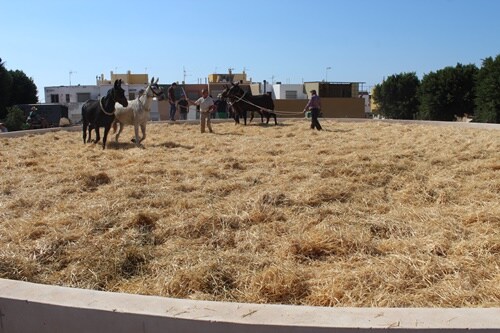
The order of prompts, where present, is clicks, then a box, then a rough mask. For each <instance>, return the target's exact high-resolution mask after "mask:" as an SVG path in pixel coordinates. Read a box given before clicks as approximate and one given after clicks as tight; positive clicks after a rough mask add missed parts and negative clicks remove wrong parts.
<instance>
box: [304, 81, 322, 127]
mask: <svg viewBox="0 0 500 333" xmlns="http://www.w3.org/2000/svg"><path fill="white" fill-rule="evenodd" d="M310 93H311V99H310V100H309V102H308V103H307V105H306V106H305V108H304V113H306V112H307V111H308V110H309V111H311V129H315V128H316V129H317V130H318V131H321V130H322V128H321V125H320V124H319V121H318V117H319V112H320V110H321V100H320V99H319V96H318V95H317V94H316V90H311V91H310Z"/></svg>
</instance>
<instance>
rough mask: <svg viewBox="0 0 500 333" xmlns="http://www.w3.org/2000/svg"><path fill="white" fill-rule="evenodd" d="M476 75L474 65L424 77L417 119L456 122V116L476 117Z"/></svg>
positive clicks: (439, 71)
mask: <svg viewBox="0 0 500 333" xmlns="http://www.w3.org/2000/svg"><path fill="white" fill-rule="evenodd" d="M477 72H478V69H477V67H476V66H475V65H473V64H470V65H465V66H464V65H462V64H457V65H456V66H455V67H445V68H443V69H440V70H438V71H437V72H435V73H434V72H431V73H429V74H427V75H424V77H423V78H422V83H421V85H420V110H419V113H418V118H419V119H425V120H443V121H451V120H455V115H456V116H459V117H463V116H464V115H465V114H469V115H473V114H474V109H475V104H474V100H475V85H476V84H475V82H476V81H475V78H476V75H477Z"/></svg>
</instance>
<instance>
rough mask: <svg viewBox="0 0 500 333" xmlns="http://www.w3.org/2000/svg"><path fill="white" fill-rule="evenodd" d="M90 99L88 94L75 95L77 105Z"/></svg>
mask: <svg viewBox="0 0 500 333" xmlns="http://www.w3.org/2000/svg"><path fill="white" fill-rule="evenodd" d="M89 99H90V93H76V101H77V102H78V103H83V102H86V101H88V100H89Z"/></svg>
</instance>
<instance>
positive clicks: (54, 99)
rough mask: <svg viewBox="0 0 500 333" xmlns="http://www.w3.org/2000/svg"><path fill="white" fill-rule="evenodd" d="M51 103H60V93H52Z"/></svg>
mask: <svg viewBox="0 0 500 333" xmlns="http://www.w3.org/2000/svg"><path fill="white" fill-rule="evenodd" d="M50 103H59V95H58V94H51V95H50Z"/></svg>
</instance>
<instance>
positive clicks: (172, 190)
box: [0, 119, 500, 307]
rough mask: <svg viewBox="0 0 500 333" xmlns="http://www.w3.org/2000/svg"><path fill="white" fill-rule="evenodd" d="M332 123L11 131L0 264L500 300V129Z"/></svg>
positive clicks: (355, 298)
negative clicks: (106, 137)
mask: <svg viewBox="0 0 500 333" xmlns="http://www.w3.org/2000/svg"><path fill="white" fill-rule="evenodd" d="M322 125H323V126H324V127H325V129H326V130H325V131H323V132H317V131H311V130H310V129H309V123H308V122H307V121H306V120H298V121H297V120H296V121H293V120H285V121H282V122H281V124H280V125H279V126H277V127H275V126H260V125H257V124H253V125H250V126H246V127H244V126H235V125H234V124H233V123H232V122H226V123H216V124H214V125H213V127H214V130H215V132H216V133H215V134H208V133H206V134H201V133H199V132H200V131H199V124H179V123H176V124H166V123H156V124H149V125H148V138H147V139H146V141H145V142H144V144H145V149H138V148H135V146H133V145H132V144H131V143H130V142H123V143H119V144H114V143H113V142H111V143H110V144H109V146H108V149H106V150H103V149H102V148H101V146H100V145H99V146H95V145H92V144H87V145H84V144H83V143H82V138H81V137H82V135H81V132H66V131H60V132H54V133H47V134H42V135H27V136H24V137H19V138H0V144H1V147H2V148H1V150H0V166H1V170H2V177H1V179H0V277H2V278H8V279H15V280H25V281H31V282H37V283H43V284H53V285H64V286H70V287H78V288H88V289H97V290H107V291H115V292H126V293H134V294H145V295H160V296H168V297H176V298H190V299H203V300H219V301H232V302H256V303H282V304H300V305H315V306H354V307H498V306H500V131H497V130H481V129H469V128H458V127H453V126H446V127H439V126H435V125H408V124H406V125H401V124H395V123H382V122H366V123H344V122H336V121H333V120H326V119H324V120H322ZM131 137H132V128H131V127H127V129H126V130H125V131H124V133H122V136H121V139H122V140H123V141H128V140H129V139H130V138H131ZM110 139H111V140H110V141H113V140H114V139H113V138H110Z"/></svg>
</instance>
